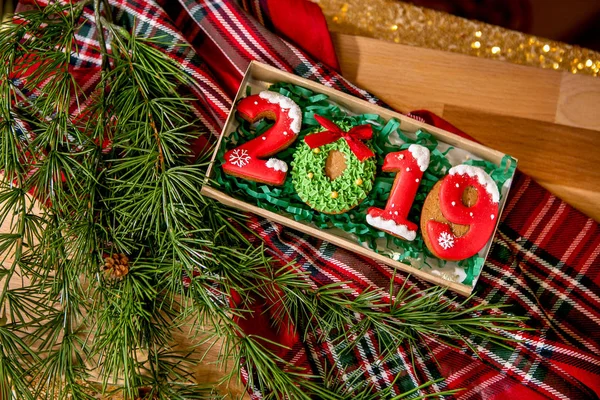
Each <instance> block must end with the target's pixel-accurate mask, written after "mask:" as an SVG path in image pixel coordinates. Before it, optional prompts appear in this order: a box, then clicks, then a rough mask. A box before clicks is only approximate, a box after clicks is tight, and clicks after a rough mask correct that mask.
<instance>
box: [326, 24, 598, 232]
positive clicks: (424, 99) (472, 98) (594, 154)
mask: <svg viewBox="0 0 600 400" xmlns="http://www.w3.org/2000/svg"><path fill="white" fill-rule="evenodd" d="M333 40H334V45H335V47H336V51H337V54H338V57H339V60H340V65H341V68H342V73H343V75H344V76H345V77H346V78H347V79H349V80H350V81H352V82H354V83H356V84H357V85H359V86H361V87H362V88H363V89H366V90H369V91H370V92H372V93H374V94H375V95H377V96H379V97H380V98H381V99H382V100H384V101H386V102H387V103H388V104H390V105H391V106H393V107H394V108H397V109H399V110H400V111H403V112H408V111H412V110H417V109H428V110H430V111H433V112H435V113H437V114H438V115H440V116H442V117H444V118H446V119H447V120H448V121H450V122H451V123H453V124H454V125H456V126H457V127H459V128H461V129H462V130H464V131H465V132H467V133H468V134H470V135H471V136H473V137H474V138H476V139H477V140H479V141H480V142H481V143H483V144H485V145H486V146H489V147H492V148H494V149H497V150H500V151H502V152H505V153H508V154H510V155H512V156H514V157H516V158H517V159H518V160H519V168H520V169H521V170H522V171H523V172H525V173H527V174H528V175H530V176H532V177H533V178H535V179H536V180H537V181H538V182H539V183H540V184H542V186H544V187H546V188H547V189H548V190H550V191H551V192H552V193H554V194H555V195H557V196H558V197H561V198H562V199H564V200H565V201H567V202H569V203H570V204H571V205H573V206H574V207H576V208H578V209H579V210H581V211H582V212H584V213H585V214H587V215H589V216H591V217H592V218H594V219H596V220H597V221H600V168H598V166H599V165H600V79H599V78H593V77H588V76H581V75H573V74H571V73H567V72H557V71H554V70H545V69H541V68H532V67H525V66H520V65H514V64H510V63H506V62H502V61H493V60H487V59H482V58H476V57H470V56H465V55H460V54H455V53H450V52H442V51H437V50H429V49H422V48H418V47H411V46H404V45H399V44H393V43H388V42H382V41H378V40H375V39H368V38H362V37H356V36H349V35H342V34H334V35H333Z"/></svg>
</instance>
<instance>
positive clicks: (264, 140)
mask: <svg viewBox="0 0 600 400" xmlns="http://www.w3.org/2000/svg"><path fill="white" fill-rule="evenodd" d="M237 112H238V114H239V115H240V116H241V117H242V118H243V119H245V120H246V121H249V122H250V123H253V122H256V121H258V120H260V119H262V118H267V119H270V120H274V121H275V124H274V125H273V126H272V127H271V128H269V129H268V130H267V131H266V132H265V133H263V134H262V135H260V136H258V137H256V138H254V139H252V140H250V141H248V142H246V143H244V144H242V145H240V146H238V147H236V148H234V149H231V150H229V151H228V152H226V153H225V156H224V160H223V165H222V166H223V171H225V173H226V174H228V175H232V176H237V177H239V178H243V179H247V180H250V181H255V182H261V183H266V184H269V185H274V186H281V185H283V183H284V182H285V178H286V176H287V171H288V166H287V164H286V163H285V161H282V160H279V159H277V158H269V157H270V156H272V155H274V154H276V153H279V152H280V151H282V150H285V149H286V148H288V147H289V146H290V145H291V144H292V143H293V142H294V140H296V137H297V136H298V133H300V127H301V125H302V112H301V110H300V107H299V106H298V105H297V104H296V103H295V102H294V101H293V100H292V99H290V98H289V97H286V96H284V95H282V94H279V93H276V92H271V91H268V90H266V91H263V92H260V93H259V94H255V95H252V96H248V97H245V98H243V99H242V100H240V102H239V103H238V105H237ZM267 158H268V159H267Z"/></svg>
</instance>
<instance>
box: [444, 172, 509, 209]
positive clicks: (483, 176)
mask: <svg viewBox="0 0 600 400" xmlns="http://www.w3.org/2000/svg"><path fill="white" fill-rule="evenodd" d="M448 173H449V174H450V175H468V176H470V177H472V178H477V181H478V182H479V183H480V184H481V186H483V187H484V189H485V190H486V192H488V193H489V194H490V196H492V201H493V202H494V203H497V202H499V201H500V193H499V192H498V186H496V183H495V182H494V180H493V179H492V177H491V176H489V175H488V174H487V173H486V172H485V171H484V170H482V169H481V168H479V167H473V166H472V165H464V164H462V165H457V166H456V167H452V168H450V171H448ZM457 187H458V185H457Z"/></svg>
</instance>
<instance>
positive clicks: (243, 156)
mask: <svg viewBox="0 0 600 400" xmlns="http://www.w3.org/2000/svg"><path fill="white" fill-rule="evenodd" d="M229 162H230V163H232V164H233V165H235V166H238V167H240V168H242V167H243V166H245V165H248V163H249V162H250V155H249V154H248V152H247V151H246V150H240V149H235V150H233V153H231V155H230V156H229Z"/></svg>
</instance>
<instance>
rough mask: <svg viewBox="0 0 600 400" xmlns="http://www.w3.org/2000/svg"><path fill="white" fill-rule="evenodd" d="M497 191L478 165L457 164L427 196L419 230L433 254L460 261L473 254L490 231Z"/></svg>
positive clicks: (484, 241)
mask: <svg viewBox="0 0 600 400" xmlns="http://www.w3.org/2000/svg"><path fill="white" fill-rule="evenodd" d="M499 200H500V194H499V192H498V187H497V186H496V183H495V182H494V181H493V180H492V178H491V177H490V176H489V175H488V174H487V173H486V172H485V171H484V170H483V169H481V168H478V167H473V166H470V165H458V166H455V167H453V168H451V169H450V171H448V175H446V176H445V177H444V178H443V179H442V180H441V181H439V182H438V183H436V184H435V185H434V186H433V189H432V190H431V192H429V194H428V195H427V198H426V199H425V203H424V204H423V210H422V212H421V232H422V234H423V240H424V241H425V245H426V246H427V248H428V249H429V250H430V251H431V252H432V253H433V255H434V256H436V257H438V258H441V259H444V260H449V261H459V260H464V259H465V258H469V257H471V256H474V255H475V254H477V253H478V252H479V251H480V250H481V249H482V248H483V247H484V246H485V244H486V243H487V242H488V240H489V239H490V236H492V234H493V232H494V228H495V226H496V220H497V218H498V201H499Z"/></svg>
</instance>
